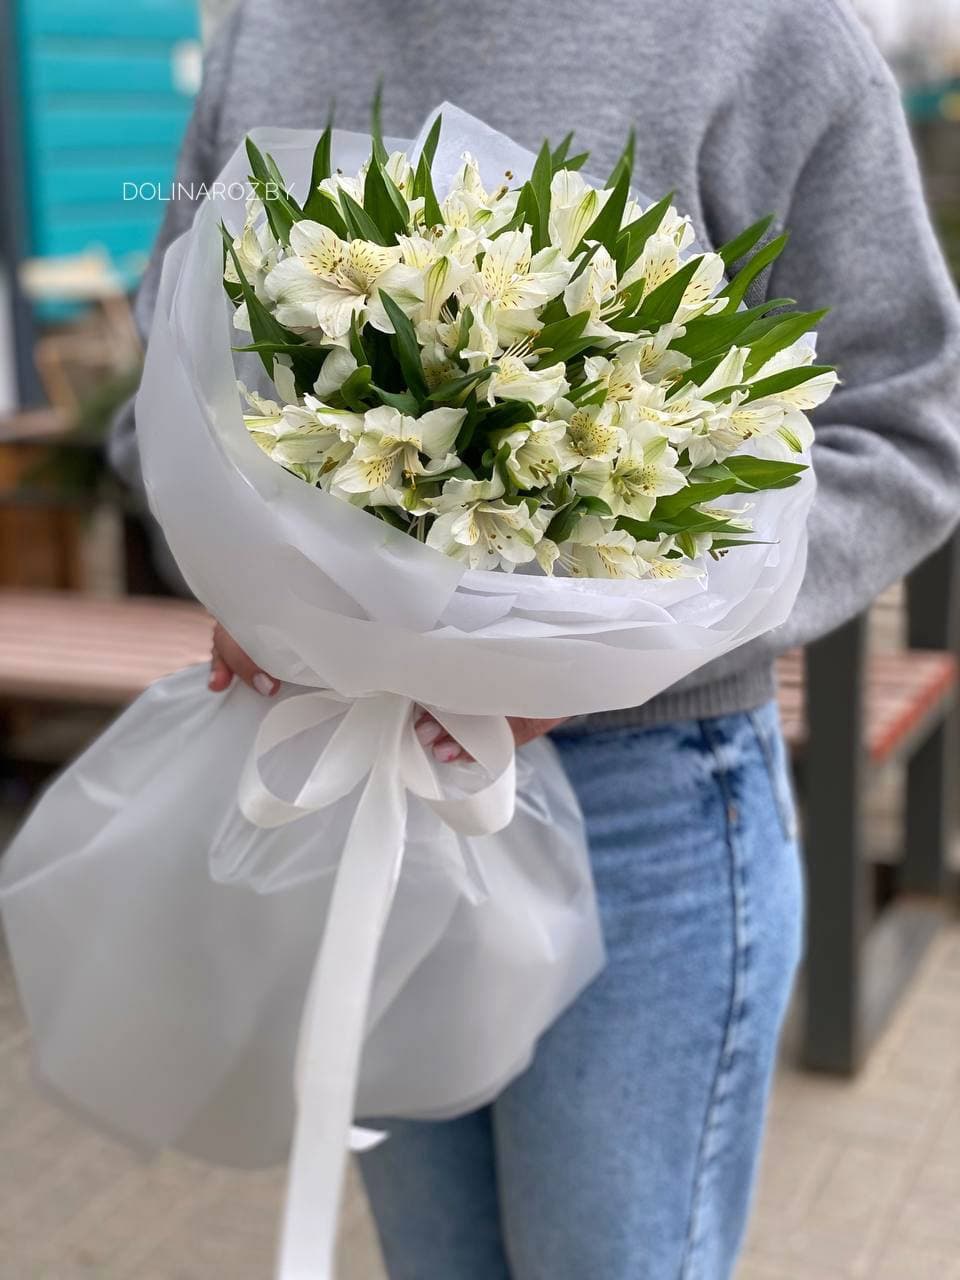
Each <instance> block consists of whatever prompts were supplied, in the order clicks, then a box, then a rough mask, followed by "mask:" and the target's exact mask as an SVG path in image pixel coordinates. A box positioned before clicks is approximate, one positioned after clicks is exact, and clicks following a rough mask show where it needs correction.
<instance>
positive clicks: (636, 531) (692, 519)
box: [616, 508, 736, 542]
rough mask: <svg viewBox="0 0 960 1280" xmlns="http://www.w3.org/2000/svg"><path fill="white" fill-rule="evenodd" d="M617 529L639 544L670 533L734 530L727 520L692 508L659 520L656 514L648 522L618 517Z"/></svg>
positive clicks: (726, 531) (733, 526) (727, 531)
mask: <svg viewBox="0 0 960 1280" xmlns="http://www.w3.org/2000/svg"><path fill="white" fill-rule="evenodd" d="M616 527H617V528H618V529H626V531H627V533H632V534H633V536H634V537H635V538H637V539H638V540H639V541H640V542H654V541H656V539H657V538H660V537H662V536H663V535H664V534H671V533H729V532H731V531H732V530H734V529H735V528H736V526H735V525H733V524H731V523H730V521H729V520H718V519H717V518H716V516H709V515H705V514H704V513H703V512H702V511H695V510H693V509H692V508H691V509H689V510H687V511H681V512H679V513H678V514H677V515H676V516H673V517H671V518H670V519H669V520H668V519H660V518H659V517H658V516H657V515H656V513H655V512H654V514H653V515H652V516H651V517H650V519H649V520H634V519H632V517H630V516H620V518H619V519H618V520H617V526H616Z"/></svg>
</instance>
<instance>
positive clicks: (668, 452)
mask: <svg viewBox="0 0 960 1280" xmlns="http://www.w3.org/2000/svg"><path fill="white" fill-rule="evenodd" d="M676 463H677V453H676V450H675V449H671V447H670V446H669V444H668V443H667V441H666V439H665V438H664V437H663V436H655V437H653V438H652V439H649V440H646V441H641V440H638V439H631V438H629V437H628V439H627V442H626V444H625V445H624V446H623V448H622V449H621V451H620V453H619V454H618V456H617V457H616V458H615V459H613V461H604V460H601V459H597V460H591V461H588V462H585V463H584V464H583V466H582V467H581V468H580V470H579V471H578V472H577V473H576V475H575V476H574V478H573V483H574V488H575V489H576V490H577V492H578V493H582V494H584V495H586V496H588V497H595V498H600V499H601V500H602V501H603V502H605V503H606V504H607V506H608V507H609V508H610V510H611V511H612V512H613V514H614V515H615V516H632V517H633V518H634V519H635V520H649V518H650V514H651V512H652V511H653V508H654V507H655V506H656V502H657V499H658V498H662V497H665V496H666V495H667V494H670V493H678V492H679V490H681V489H682V488H683V487H684V485H685V484H686V483H687V482H686V479H685V478H684V476H683V475H682V473H681V472H680V471H678V470H677V466H676Z"/></svg>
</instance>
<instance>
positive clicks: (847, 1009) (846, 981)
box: [802, 615, 867, 1075]
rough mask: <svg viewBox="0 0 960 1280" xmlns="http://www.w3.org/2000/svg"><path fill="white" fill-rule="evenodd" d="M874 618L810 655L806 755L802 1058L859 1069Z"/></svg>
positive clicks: (832, 1067)
mask: <svg viewBox="0 0 960 1280" xmlns="http://www.w3.org/2000/svg"><path fill="white" fill-rule="evenodd" d="M866 626H867V623H866V615H861V616H860V617H858V618H855V619H854V620H853V621H852V622H849V623H847V624H846V625H845V626H843V627H841V628H840V629H839V630H837V631H835V632H833V633H832V634H831V635H829V636H827V637H825V639H823V640H820V641H818V642H817V643H816V644H814V645H811V646H810V647H809V648H808V649H807V651H806V663H807V723H808V726H809V731H808V739H807V741H808V747H807V754H806V758H805V761H804V779H805V815H806V822H805V836H804V844H805V847H806V864H807V904H808V905H807V955H806V966H805V978H806V983H805V986H806V992H805V994H806V1001H805V1025H804V1031H803V1045H802V1056H803V1061H804V1064H805V1065H806V1066H808V1067H810V1068H812V1069H814V1070H818V1071H831V1072H836V1073H839V1074H843V1075H847V1074H851V1073H852V1072H854V1071H855V1070H856V1069H857V1066H858V1065H859V1062H860V1059H861V1055H862V1053H863V1049H864V1046H863V1036H862V1029H861V1017H860V1011H861V1004H862V989H861V988H862V972H861V969H862V957H861V942H862V939H863V935H864V925H865V918H866V905H867V869H866V864H865V861H864V856H863V853H864V849H863V845H864V836H863V791H864V772H865V765H866V761H865V760H864V755H863V745H862V744H863V733H862V707H863V677H864V661H865V652H866Z"/></svg>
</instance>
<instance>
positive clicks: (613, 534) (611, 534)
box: [560, 516, 644, 578]
mask: <svg viewBox="0 0 960 1280" xmlns="http://www.w3.org/2000/svg"><path fill="white" fill-rule="evenodd" d="M636 547H637V540H636V538H634V537H633V535H632V534H629V533H627V532H626V530H625V529H617V528H615V527H614V522H613V520H611V519H609V518H604V517H602V516H584V517H583V518H582V519H581V520H580V521H579V522H578V524H577V525H576V527H575V529H574V530H573V533H572V534H571V536H570V539H569V541H568V542H565V543H564V544H563V546H562V547H561V550H560V563H561V565H562V566H563V567H564V569H566V570H567V572H568V573H569V574H570V575H571V577H574V578H640V577H642V576H643V572H644V566H643V564H642V562H641V561H640V560H638V558H637V555H636Z"/></svg>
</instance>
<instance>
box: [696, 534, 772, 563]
mask: <svg viewBox="0 0 960 1280" xmlns="http://www.w3.org/2000/svg"><path fill="white" fill-rule="evenodd" d="M772 545H773V544H772V543H770V542H768V541H767V540H766V539H764V538H714V540H713V542H712V543H711V544H710V552H709V554H710V555H711V556H713V558H714V559H715V560H717V559H719V556H717V555H716V554H715V553H716V552H718V551H729V550H730V548H731V547H769V546H772Z"/></svg>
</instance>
